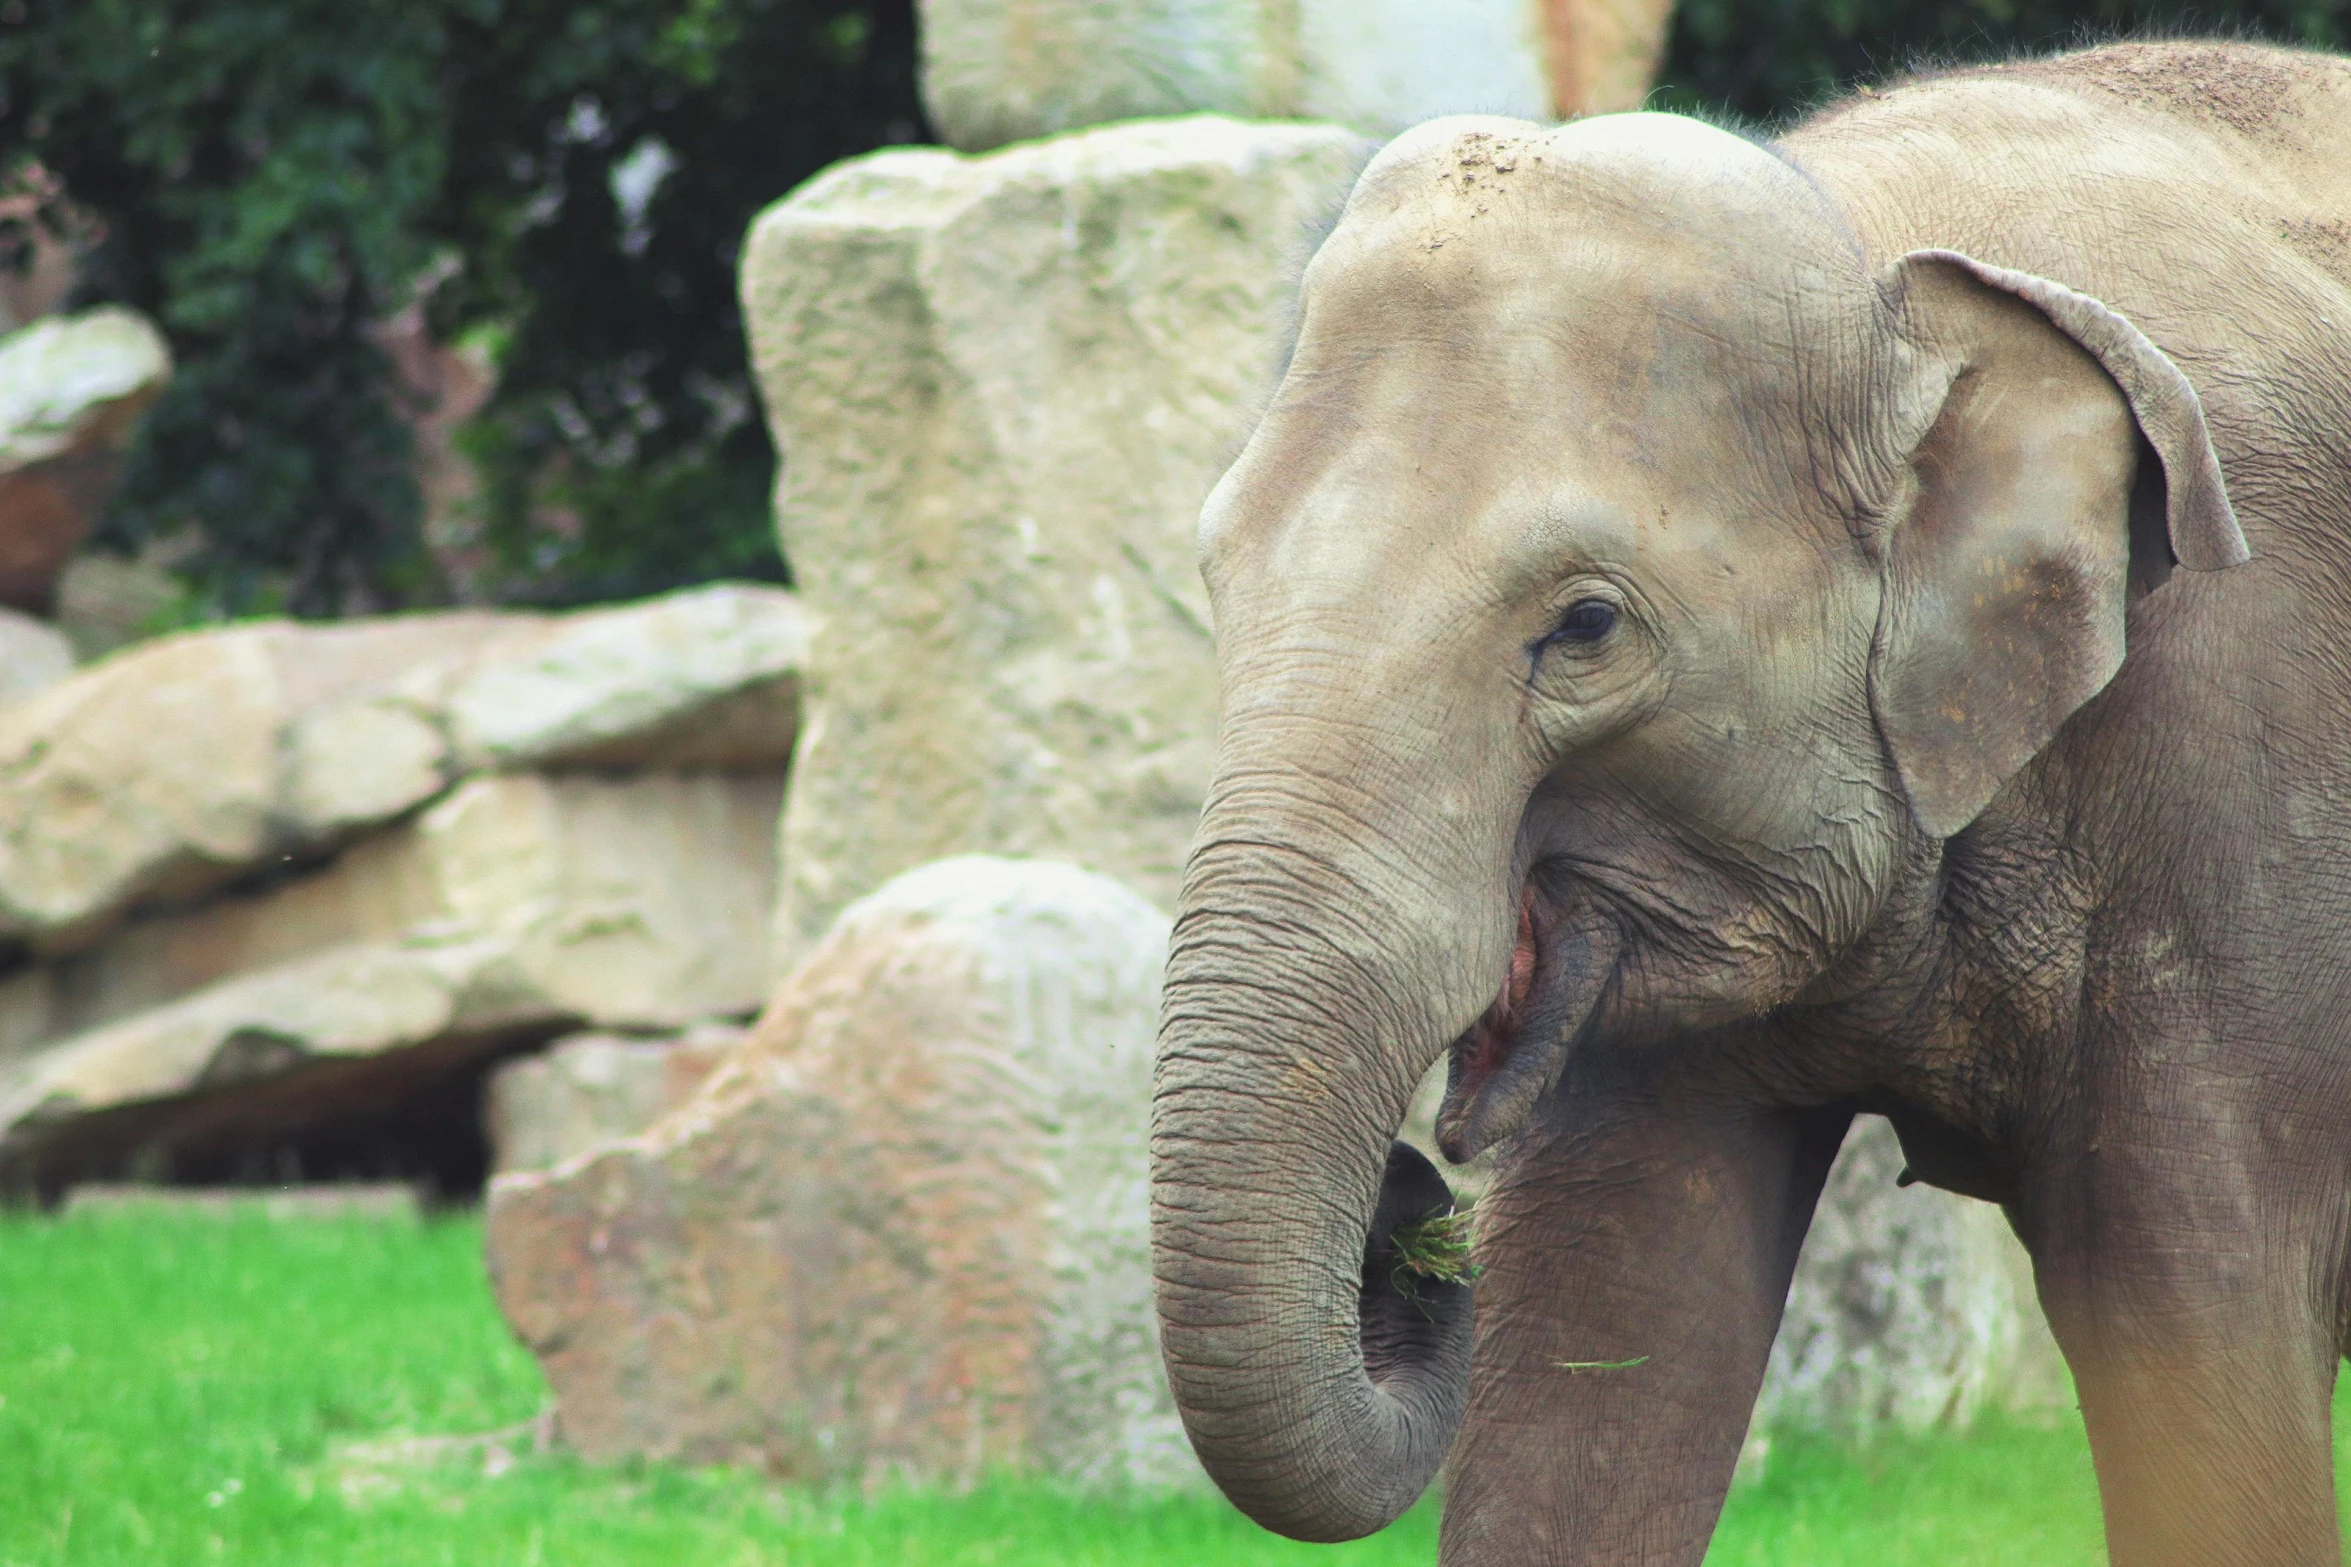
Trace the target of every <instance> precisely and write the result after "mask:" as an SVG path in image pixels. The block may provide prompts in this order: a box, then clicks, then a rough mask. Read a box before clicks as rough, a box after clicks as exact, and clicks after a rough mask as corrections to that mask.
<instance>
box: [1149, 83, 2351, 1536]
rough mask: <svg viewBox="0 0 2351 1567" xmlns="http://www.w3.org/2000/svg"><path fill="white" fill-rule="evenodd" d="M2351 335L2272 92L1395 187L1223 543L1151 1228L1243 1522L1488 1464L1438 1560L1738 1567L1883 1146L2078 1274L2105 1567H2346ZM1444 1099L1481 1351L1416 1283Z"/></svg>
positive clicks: (1315, 310) (1507, 151)
mask: <svg viewBox="0 0 2351 1567" xmlns="http://www.w3.org/2000/svg"><path fill="white" fill-rule="evenodd" d="M2347 284H2351V69H2347V68H2346V67H2345V66H2344V65H2343V64H2341V63H2338V62H2336V61H2334V60H2331V59H2326V58H2323V57H2317V56H2308V55H2299V54H2292V53H2285V52H2275V51H2266V50H2259V49H2252V48H2245V47H2238V46H2193V45H2143V46H2126V47H2121V48H2116V49H2110V50H2104V51H2096V52H2091V53H2087V54H2083V55H2076V56H2072V57H2067V58H2062V59H2059V60H2055V61H2047V62H2041V63H2036V64H2028V65H2016V66H2009V67H2005V68H2001V69H1998V70H1991V71H1984V72H1978V73H1969V74H1962V75H1957V76H1952V77H1945V78H1939V79H1930V80H1926V81H1923V82H1919V83H1914V84H1911V85H1908V86H1905V87H1903V88H1901V89H1900V90H1897V91H1893V92H1890V93H1885V94H1880V95H1876V96H1873V97H1870V98H1865V99H1862V100H1858V101H1856V102H1854V103H1852V104H1849V105H1846V106H1844V107H1842V108H1839V109H1837V110H1834V111H1832V112H1830V113H1828V114H1827V115H1825V116H1823V117H1822V118H1820V119H1818V120H1816V121H1814V122H1813V123H1811V124H1809V125H1807V126H1804V127H1802V128H1801V129H1799V130H1798V131H1796V132H1795V133H1794V134H1792V135H1790V136H1789V137H1787V138H1786V140H1785V141H1783V142H1782V143H1780V144H1778V145H1777V146H1774V147H1762V146H1757V145H1754V144H1751V143H1748V142H1746V141H1743V140H1740V139H1738V138H1735V137H1733V136H1731V135H1728V134H1725V133H1723V132H1721V131H1717V130H1714V129H1710V128H1708V127H1706V126H1703V125H1700V124H1697V123H1694V122H1692V121H1688V120H1683V119H1677V118H1674V117H1670V116H1663V115H1627V116H1619V117H1611V118H1603V119H1597V120H1589V121H1584V122H1580V123H1577V124H1573V125H1569V126H1566V127H1564V128H1560V129H1556V130H1548V131H1546V130H1541V129H1538V128H1536V127H1533V126H1529V125H1522V124H1519V123H1516V122H1511V121H1501V120H1450V121H1441V122H1437V123H1436V124H1433V125H1430V126H1427V127H1423V128H1422V129H1420V130H1419V131H1416V132H1414V133H1412V134H1411V135H1408V136H1407V137H1405V138H1404V139H1403V140H1401V141H1399V142H1397V143H1396V144H1394V145H1393V146H1392V147H1390V148H1389V149H1388V150H1387V151H1386V152H1385V153H1384V154H1383V155H1382V156H1381V157H1380V158H1379V159H1378V160H1377V161H1376V162H1375V164H1374V165H1373V166H1372V168H1371V169H1370V170H1369V171H1368V172H1367V173H1366V174H1365V175H1364V177H1363V180H1362V183H1361V184H1360V185H1359V187H1358V188H1357V190H1356V192H1355V195H1354V197H1353V199H1352V201H1351V203H1350V205H1349V207H1348V209H1347V211H1346V214H1345V216H1344V218H1343V219H1342V221H1341V223H1340V225H1339V227H1338V229H1337V230H1336V232H1335V233H1334V234H1333V236H1332V237H1331V239H1330V240H1329V242H1328V243H1327V244H1326V245H1325V246H1324V248H1323V249H1322V251H1321V252H1320V254H1319V255H1318V256H1317V258H1316V260H1315V261H1314V263H1313V266H1312V268H1311V270H1310V271H1309V273H1308V276H1307V280H1306V287H1305V295H1304V314H1303V318H1302V325H1301V332H1300V339H1299V343H1298V348H1297V354H1296V359H1295V362H1294V364H1293V366H1292V368H1291V369H1290V371H1289V374H1288V376H1287V378H1286V380H1285V381H1284V383H1283V385H1282V387H1281V389H1280V392H1279V394H1278V396H1277V398H1276V400H1275V402H1274V403H1273V405H1272V407H1271V409H1270V411H1269V413H1268V414H1267V416H1266V418H1265V420H1264V422H1263V425H1262V427H1261V428H1260V429H1259V430H1258V431H1257V433H1256V435H1255V436H1254V438H1253V439H1252V440H1251V442H1250V444H1249V446H1248V448H1247V450H1246V452H1245V454H1244V455H1243V456H1242V457H1241V459H1240V461H1239V463H1238V464H1237V465H1236V466H1235V467H1234V469H1233V471H1232V473H1231V474H1230V476H1229V477H1228V478H1227V479H1226V480H1225V482H1224V483H1223V485H1222V486H1221V487H1220V488H1219V489H1218V491H1217V493H1216V495H1215V496H1214V497H1213V498H1212V500H1211V501H1210V503H1209V505H1208V508H1207V511H1206V514H1205V516H1204V519H1203V523H1202V535H1201V536H1202V558H1203V561H1204V569H1205V572H1206V575H1207V580H1208V584H1209V587H1210V590H1211V592H1212V593H1213V595H1214V601H1215V606H1216V617H1217V632H1218V640H1219V645H1220V648H1221V656H1222V658H1223V661H1224V664H1223V668H1224V682H1225V686H1224V690H1225V697H1224V700H1225V715H1224V730H1223V736H1222V749H1221V757H1220V765H1219V771H1218V775H1217V779H1216V783H1215V787H1214V790H1213V793H1212V796H1211V799H1210V803H1209V805H1208V809H1207V811H1206V814H1205V817H1204V819H1203V822H1202V825H1201V829H1200V834H1199V838H1198V841H1197V843H1196V846H1195V848H1194V851H1193V856H1192V860H1191V866H1190V872H1189V876H1188V880H1187V882H1186V886H1185V890H1184V894H1183V899H1182V905H1181V910H1180V914H1179V918H1178V921H1177V926H1176V936H1175V942H1174V948H1173V954H1172V959H1171V967H1170V969H1169V977H1168V985H1167V993H1166V1001H1165V1007H1164V1025H1163V1028H1164V1033H1163V1039H1162V1063H1161V1072H1160V1081H1159V1089H1158V1095H1157V1101H1156V1120H1155V1130H1154V1143H1153V1155H1154V1160H1155V1164H1154V1187H1153V1194H1154V1203H1155V1209H1154V1222H1155V1227H1156V1228H1155V1239H1156V1246H1157V1252H1156V1267H1157V1270H1158V1278H1159V1302H1160V1313H1161V1321H1162V1328H1163V1336H1164V1344H1165V1349H1166V1356H1167V1364H1168V1369H1169V1373H1170V1376H1171V1378H1172V1379H1173V1384H1174V1388H1175V1393H1176V1397H1177V1400H1178V1403H1179V1404H1180V1406H1181V1408H1182V1411H1183V1414H1184V1418H1185V1420H1186V1422H1187V1423H1188V1425H1189V1428H1190V1430H1191V1433H1192V1437H1193V1440H1194V1442H1195V1444H1196V1446H1197V1447H1198V1450H1199V1452H1200V1455H1201V1457H1202V1458H1203V1460H1204V1461H1205V1462H1206V1463H1207V1465H1208V1468H1209V1470H1210V1472H1211V1473H1213V1474H1214V1475H1215V1477H1216V1478H1217V1480H1218V1481H1219V1482H1220V1483H1221V1484H1222V1485H1223V1486H1224V1488H1225V1490H1226V1491H1227V1492H1228V1493H1229V1494H1230V1495H1231V1496H1232V1497H1233V1499H1234V1500H1235V1501H1236V1502H1238V1503H1239V1504H1240V1505H1241V1506H1242V1507H1243V1508H1245V1509H1247V1510H1248V1511H1249V1512H1250V1513H1251V1514H1252V1515H1254V1516H1255V1517H1257V1518H1258V1519H1260V1520H1261V1521H1263V1522H1264V1523H1266V1524H1267V1525H1269V1526H1271V1527H1273V1528H1276V1529H1279V1530H1282V1531H1284V1532H1287V1533H1290V1534H1294V1535H1298V1536H1301V1537H1305V1538H1310V1539H1338V1538H1344V1537H1348V1536H1353V1535H1358V1534H1362V1533H1365V1532H1367V1531H1369V1530H1372V1529H1376V1528H1378V1527H1380V1526H1381V1525H1382V1524H1384V1523H1386V1522H1387V1521H1388V1520H1389V1519H1391V1518H1393V1517H1394V1516H1396V1514H1397V1513H1398V1512H1399V1511H1401V1510H1402V1509H1403V1508H1404V1507H1406V1506H1407V1505H1409V1504H1410V1502H1411V1501H1412V1500H1413V1498H1414V1497H1415V1496H1417V1495H1418V1494H1419V1493H1420V1492H1421V1490H1422V1489H1423V1488H1424V1486H1425V1485H1426V1484H1427V1483H1428V1482H1429V1481H1430V1479H1431V1478H1432V1476H1433V1475H1434V1474H1435V1472H1436V1471H1437V1468H1438V1466H1439V1464H1440V1463H1442V1462H1444V1461H1445V1460H1446V1456H1447V1454H1448V1451H1450V1454H1451V1459H1450V1466H1449V1469H1448V1479H1447V1486H1448V1500H1447V1504H1446V1512H1445V1523H1444V1552H1445V1557H1446V1559H1447V1560H1448V1561H1452V1562H1476V1563H1515V1562H1546V1563H1551V1562H1609V1563H1634V1562H1638V1563H1696V1562H1698V1561H1699V1560H1700V1558H1701V1556H1702V1555H1703V1552H1704V1549H1705V1543H1706V1540H1707V1537H1708V1535H1709V1533H1710V1531H1711V1529H1712V1527H1713V1524H1714V1520H1715V1517H1716V1514H1717V1512H1718V1510H1719V1508H1720V1505H1721V1501H1722V1497H1723V1493H1724V1490H1725V1487H1726V1486H1727V1484H1728V1482H1729V1480H1730V1476H1731V1469H1732V1465H1733V1462H1734V1459H1735V1456H1736V1452H1737V1449H1738V1446H1739V1442H1740V1438H1741V1434H1742V1431H1743V1429H1744V1427H1745V1424H1746V1420H1747V1415H1748V1411H1749V1408H1750V1405H1751V1402H1752V1400H1753V1397H1754V1394H1755V1391H1756V1387H1757V1384H1758V1382H1759V1380H1760V1378H1761V1376H1762V1373H1763V1368H1764V1362H1765V1357H1766V1354H1767V1352H1768V1350H1769V1348H1770V1344H1771V1339H1772V1335H1773V1332H1774V1330H1775V1328H1776V1326H1777V1324H1778V1320H1779V1313H1780V1309H1781V1303H1782V1301H1783V1299H1784V1297H1785V1292H1786V1287H1787V1283H1788V1278H1789V1274H1790V1271H1791V1268H1792V1267H1793V1264H1794V1260H1795V1256H1796V1252H1797V1247H1798V1245H1799V1243H1800V1241H1801V1239H1802V1237H1803V1234H1804V1230H1805V1226H1806V1224H1807V1223H1808V1222H1809V1218H1810V1214H1811V1209H1812V1205H1813V1202H1814V1199H1815V1197H1816V1195H1817V1193H1818V1191H1819V1188H1820V1185H1821V1181H1822V1177H1823V1174H1824V1172H1825V1170H1826V1168H1827V1166H1828V1164H1829V1161H1830V1158H1831V1155H1832V1153H1833V1152H1834V1150H1835V1148H1836V1146H1837V1144H1838V1142H1839V1140H1840V1138H1841V1136H1842V1134H1843V1132H1844V1129H1845V1126H1846V1124H1847V1122H1848V1120H1849V1118H1850V1116H1851V1115H1852V1114H1853V1113H1855V1112H1856V1111H1861V1110H1867V1111H1874V1112H1878V1113H1883V1114H1885V1115H1887V1116H1889V1117H1891V1118H1892V1120H1893V1122H1894V1124H1895V1126H1896V1128H1897V1129H1898V1131H1899V1132H1900V1133H1901V1136H1902V1138H1903V1141H1904V1145H1905V1148H1906V1150H1907V1152H1908V1155H1909V1159H1910V1163H1911V1167H1912V1169H1913V1170H1914V1171H1915V1172H1916V1173H1917V1175H1918V1176H1920V1177H1921V1178H1923V1179H1925V1180H1927V1181H1930V1182H1933V1183H1935V1184H1938V1185H1941V1186H1945V1187H1948V1188H1950V1189H1952V1190H1954V1191H1960V1192H1966V1193H1970V1194H1973V1195H1975V1196H1978V1197H1982V1198H1986V1199H1989V1200H1992V1201H1997V1202H2000V1203H2003V1204H2005V1205H2006V1207H2007V1211H2008V1213H2009V1215H2010V1217H2011V1218H2012V1220H2013V1221H2014V1223H2015V1226H2016V1228H2017V1231H2018V1233H2019V1234H2020V1235H2021V1236H2022V1237H2023V1239H2024V1241H2025V1244H2026V1245H2027V1246H2028V1247H2029V1248H2030V1249H2031V1251H2032V1254H2033V1257H2034V1260H2035V1264H2036V1267H2037V1270H2038V1277H2039V1284H2040V1290H2041V1295H2042V1299H2043V1301H2044V1303H2045V1305H2046V1307H2047V1309H2048V1312H2049V1316H2050V1319H2051V1321H2052V1324H2053V1325H2054V1327H2055V1329H2056V1332H2057V1336H2058V1339H2059V1341H2060V1343H2061V1344H2062V1345H2063V1347H2064V1349H2065V1352H2066V1355H2067V1357H2068V1359H2069V1360H2070V1361H2071V1363H2072V1366H2073V1369H2074V1372H2075V1375H2076V1378H2077V1380H2078V1383H2079V1386H2080V1391H2081V1401H2082V1409H2083V1413H2084V1416H2085V1417H2086V1419H2087V1421H2088V1424H2089V1430H2090V1436H2091V1441H2092V1444H2093V1447H2094V1450H2095V1454H2096V1459H2097V1465H2098V1474H2099V1480H2100V1484H2101V1486H2102V1487H2103V1490H2104V1494H2105V1499H2106V1508H2107V1532H2108V1539H2109V1542H2110V1549H2111V1550H2112V1553H2113V1557H2114V1560H2115V1561H2117V1562H2122V1563H2131V1564H2151V1563H2167V1564H2168V1563H2185V1562H2195V1563H2247V1564H2252V1563H2260V1564H2264V1567H2280V1564H2290V1563H2291V1564H2300V1563H2307V1564H2311V1567H2317V1564H2319V1563H2328V1564H2332V1563H2334V1562H2336V1561H2337V1547H2336V1525H2335V1512H2334V1501H2333V1492H2332V1478H2331V1476H2332V1471H2331V1465H2330V1461H2329V1442H2328V1400H2329V1395H2330V1389H2331V1386H2332V1383H2333V1378H2334V1367H2335V1363H2336V1357H2337V1352H2338V1350H2339V1349H2340V1348H2342V1342H2343V1335H2344V1326H2343V1325H2344V1322H2345V1318H2346V1312H2345V1291H2344V1272H2345V1263H2346V1250H2345V1248H2346V1239H2345V1237H2346V1234H2347V1232H2351V1213H2347V1211H2346V1201H2345V1199H2346V1195H2347V1193H2351V1179H2347V1175H2351V1172H2347V1170H2346V1165H2347V1162H2351V962H2347V961H2346V959H2347V958H2351V286H2347ZM2198 394H2201V401H2200V403H2199V396H2198ZM2232 501H2233V506H2232ZM2240 528H2241V531H2240ZM2248 546H2249V549H2248ZM2248 556H2249V559H2248ZM1595 601H1596V602H1597V603H1598V604H1599V605H1601V606H1603V607H1602V608H1601V609H1599V610H1595V609H1593V608H1592V604H1593V602H1595ZM1579 605H1581V606H1583V607H1582V608H1581V609H1577V608H1575V606H1579ZM1611 617H1613V624H1608V622H1609V621H1610V619H1611ZM1596 625H1597V626H1600V627H1601V628H1602V630H1603V632H1604V634H1601V635H1596V636H1586V637H1585V638H1584V639H1582V640H1578V637H1577V635H1576V633H1577V632H1578V631H1579V630H1580V631H1582V632H1586V633H1588V632H1591V631H1592V629H1593V628H1594V627H1595V626H1596ZM1448 1047H1451V1048H1452V1050H1453V1065H1452V1069H1451V1070H1452V1092H1451V1094H1450V1096H1449V1098H1448V1101H1447V1104H1446V1108H1445V1110H1444V1112H1443V1115H1442V1117H1441V1119H1440V1132H1441V1137H1442V1140H1443V1142H1444V1144H1445V1147H1446V1151H1447V1153H1448V1155H1449V1156H1454V1157H1459V1156H1465V1155H1467V1154H1470V1153H1473V1152H1475V1151H1476V1150H1477V1149H1479V1148H1481V1147H1484V1146H1487V1145H1490V1144H1493V1143H1495V1142H1497V1141H1498V1140H1507V1147H1506V1156H1505V1161H1504V1167H1503V1173H1502V1175H1501V1177H1500V1180H1499V1184H1498V1186H1497V1189H1496V1190H1495V1192H1494V1194H1493V1195H1492V1196H1491V1197H1490V1198H1489V1199H1488V1201H1487V1203H1486V1205H1485V1206H1484V1207H1483V1208H1481V1210H1480V1212H1479V1215H1478V1225H1479V1242H1478V1244H1479V1248H1480V1256H1481V1260H1482V1262H1483V1265H1484V1268H1485V1272H1484V1274H1483V1276H1482V1278H1481V1279H1479V1281H1478V1282H1477V1283H1476V1285H1475V1287H1474V1297H1475V1311H1474V1317H1475V1328H1474V1345H1473V1344H1472V1338H1473V1334H1472V1332H1471V1329H1470V1317H1471V1311H1470V1302H1469V1299H1468V1296H1469V1295H1470V1294H1471V1293H1472V1292H1471V1291H1468V1290H1464V1289H1461V1288H1457V1287H1448V1286H1442V1285H1435V1284H1428V1285H1424V1286H1423V1287H1422V1288H1421V1289H1420V1291H1419V1293H1418V1298H1417V1299H1413V1300H1405V1299H1403V1298H1401V1297H1400V1296H1399V1294H1398V1293H1397V1290H1396V1288H1395V1278H1396V1270H1395V1268H1394V1259H1393V1258H1392V1256H1391V1255H1390V1252H1389V1249H1388V1239H1387V1236H1388V1231H1389V1230H1390V1229H1391V1228H1392V1227H1393V1226H1394V1225H1395V1224H1396V1223H1398V1222H1400V1221H1401V1220H1405V1219H1410V1218H1413V1217H1416V1216H1418V1215H1420V1214H1424V1213H1426V1212H1428V1211H1431V1210H1432V1209H1441V1208H1442V1207H1443V1205H1444V1203H1445V1201H1446V1196H1445V1192H1444V1188H1443V1185H1442V1183H1441V1181H1440V1180H1439V1179H1438V1177H1437V1175H1436V1173H1435V1172H1434V1171H1432V1170H1430V1169H1429V1167H1428V1166H1427V1164H1426V1163H1425V1161H1421V1160H1419V1159H1418V1158H1417V1156H1412V1155H1409V1154H1404V1153H1399V1154H1394V1155H1391V1152H1390V1140H1391V1137H1392V1136H1393V1134H1394V1131H1395V1129H1396V1127H1397V1125H1398V1123H1399V1121H1400V1119H1401V1118H1402V1116H1403V1114H1404V1110H1405V1107H1406V1103H1407V1099H1408V1097H1409V1095H1410V1094H1411V1092H1412V1089H1413V1086H1414V1084H1415V1082H1416V1081H1417V1080H1418V1079H1419V1078H1420V1076H1421V1075H1422V1073H1423V1071H1424V1070H1425V1069H1426V1068H1427V1067H1428V1066H1429V1065H1430V1064H1431V1063H1432V1062H1434V1061H1436V1060H1437V1059H1438V1058H1439V1057H1440V1056H1441V1055H1443V1054H1444V1053H1445V1052H1446V1051H1447V1049H1448ZM1640 1357H1646V1358H1645V1359H1643V1360H1642V1361H1641V1363H1640V1364H1638V1365H1634V1366H1629V1367H1626V1368H1624V1369H1621V1370H1615V1371H1607V1372H1595V1371H1590V1370H1585V1371H1581V1372H1578V1371H1576V1370H1573V1369H1570V1368H1569V1366H1568V1365H1567V1363H1591V1362H1615V1361H1632V1360H1635V1359H1637V1358H1640Z"/></svg>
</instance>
